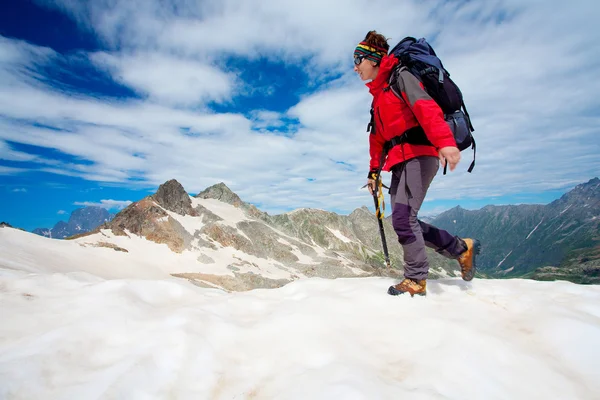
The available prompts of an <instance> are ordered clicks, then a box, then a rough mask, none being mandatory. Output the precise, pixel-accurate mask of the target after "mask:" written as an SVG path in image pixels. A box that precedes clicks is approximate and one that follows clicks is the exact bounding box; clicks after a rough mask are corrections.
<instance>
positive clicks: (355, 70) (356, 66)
mask: <svg viewBox="0 0 600 400" xmlns="http://www.w3.org/2000/svg"><path fill="white" fill-rule="evenodd" d="M354 72H358V65H356V64H354Z"/></svg>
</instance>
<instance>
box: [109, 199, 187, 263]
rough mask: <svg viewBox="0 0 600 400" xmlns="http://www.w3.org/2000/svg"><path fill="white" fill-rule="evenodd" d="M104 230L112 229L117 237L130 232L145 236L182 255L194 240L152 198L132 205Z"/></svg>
mask: <svg viewBox="0 0 600 400" xmlns="http://www.w3.org/2000/svg"><path fill="white" fill-rule="evenodd" d="M102 228H108V229H111V230H112V232H113V233H114V234H115V235H122V236H123V235H127V232H130V233H132V234H134V235H139V236H143V237H145V238H146V239H148V240H151V241H153V242H156V243H161V244H166V245H167V246H169V249H171V250H172V251H174V252H176V253H181V252H182V251H183V250H184V249H185V247H186V242H187V243H189V242H190V241H191V239H192V238H191V237H190V235H189V234H188V233H187V232H185V230H183V229H181V226H180V225H179V224H178V223H176V222H175V221H172V219H171V218H170V217H169V215H168V214H167V213H166V212H165V210H163V209H162V208H161V207H159V206H158V205H157V204H156V203H155V202H154V199H153V198H152V197H146V198H145V199H143V200H141V201H138V202H137V203H133V204H131V205H130V206H129V207H127V208H126V209H125V210H123V211H121V212H120V213H119V214H117V216H116V217H115V218H114V219H113V220H112V221H111V222H109V223H108V224H106V225H104V226H103V227H102Z"/></svg>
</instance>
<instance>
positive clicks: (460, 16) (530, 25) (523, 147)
mask: <svg viewBox="0 0 600 400" xmlns="http://www.w3.org/2000/svg"><path fill="white" fill-rule="evenodd" d="M109 4H111V6H109ZM599 7H600V6H599V5H597V3H596V2H593V1H591V0H590V1H583V0H580V1H575V2H571V3H569V4H568V5H567V4H563V2H560V1H555V0H550V1H529V2H527V4H521V2H518V1H510V0H505V1H493V2H461V1H442V0H439V1H430V2H419V1H416V0H415V1H408V0H405V1H395V2H389V1H369V2H367V1H362V0H360V1H359V0H353V1H344V2H341V1H340V2H336V1H331V2H329V3H327V4H325V3H323V2H320V1H316V0H315V1H313V0H307V1H305V2H302V3H301V2H295V1H288V0H282V1H279V2H270V1H253V0H251V1H241V0H224V1H194V0H173V1H171V2H166V1H158V0H127V1H126V0H117V1H108V0H97V1H93V2H86V1H75V0H35V1H29V0H27V1H17V2H14V1H12V2H9V1H3V5H2V9H3V12H2V13H1V14H0V86H1V90H0V196H1V198H2V201H1V203H2V204H1V207H0V220H2V221H7V222H9V223H11V224H13V225H15V226H19V227H22V228H24V229H27V230H31V229H33V228H36V227H51V226H53V225H54V223H56V222H57V221H58V220H60V219H66V218H67V217H68V214H69V213H70V212H71V211H72V210H74V209H75V208H78V207H81V206H83V205H86V204H98V205H103V206H105V207H107V208H111V211H116V210H118V209H119V208H122V207H124V206H126V205H127V204H129V203H130V202H132V201H137V200H140V199H141V198H143V197H145V196H147V195H149V194H151V193H153V192H154V191H155V190H156V189H157V187H158V186H159V185H160V184H161V183H163V182H165V181H167V180H169V179H173V178H175V179H177V180H178V181H180V182H181V183H182V184H183V186H184V187H185V189H186V190H187V191H188V192H189V193H190V194H196V193H198V192H200V191H202V190H203V189H205V188H206V187H208V186H210V185H212V184H215V183H218V182H225V183H226V184H227V185H228V186H229V187H230V188H231V189H232V190H234V191H235V192H236V193H238V194H239V195H240V197H241V198H242V199H243V200H245V201H248V202H251V203H253V204H255V205H257V206H258V207H259V208H260V209H262V210H264V211H267V212H269V213H271V214H276V213H280V212H285V211H289V210H292V209H295V208H300V207H314V208H320V209H326V210H331V211H335V212H338V213H349V212H351V211H352V210H353V209H355V208H357V207H360V206H362V205H367V206H369V207H371V203H372V200H371V198H370V197H369V195H368V193H367V192H366V191H365V190H360V189H359V188H360V187H361V186H362V185H363V184H364V179H365V176H366V171H367V169H368V138H367V134H366V132H365V126H366V123H367V122H368V117H369V116H368V108H369V104H370V98H369V95H368V93H367V90H366V88H365V87H364V86H363V83H362V82H361V81H360V80H359V79H358V78H357V77H356V76H355V74H354V72H353V71H352V52H353V49H354V47H355V45H356V43H357V42H358V41H360V40H361V39H362V38H363V37H364V35H365V33H366V32H367V31H368V30H371V29H377V30H378V31H380V32H382V33H384V34H385V35H386V36H387V37H388V38H390V40H389V42H390V44H391V45H392V46H393V45H394V44H395V43H396V42H397V41H398V40H400V39H401V38H402V37H404V36H407V35H411V36H424V37H427V38H429V39H430V40H431V42H432V44H433V45H434V47H435V48H436V51H437V53H438V55H440V56H441V58H442V60H443V62H444V64H445V66H446V67H447V68H448V69H449V70H450V72H451V74H452V77H453V78H454V80H455V81H456V82H457V83H458V84H459V85H460V87H461V89H462V91H463V94H464V96H465V101H466V103H467V106H468V108H469V111H470V113H471V116H472V118H473V122H474V125H475V128H476V131H475V135H476V139H477V144H478V152H477V165H476V167H475V170H474V172H473V174H468V173H467V172H466V169H467V167H468V164H469V163H470V161H471V157H472V153H470V152H469V151H465V152H463V153H462V154H463V162H462V163H461V165H459V167H458V169H457V171H455V172H452V173H450V174H449V175H447V176H442V175H441V173H440V175H439V176H438V177H436V179H435V180H434V183H433V185H432V187H431V189H430V192H429V195H428V198H427V200H426V202H425V204H424V205H423V207H422V212H423V213H425V214H432V213H437V212H439V211H442V210H444V209H448V208H450V207H453V206H455V205H461V206H463V207H465V208H480V207H482V206H484V205H486V204H518V203H548V202H550V201H552V200H554V199H556V198H558V197H559V196H560V195H561V194H562V193H564V192H565V191H567V190H569V189H571V188H572V187H574V186H575V185H577V184H579V183H582V182H585V181H588V180H589V179H591V178H593V177H595V176H598V175H600V157H598V153H599V152H600V135H598V133H599V132H598V131H599V130H600V128H598V127H599V126H600V115H599V113H598V110H599V109H600V98H599V97H598V96H597V93H599V92H600V82H599V81H598V80H597V79H596V72H595V71H598V70H600V56H599V54H600V33H599V32H598V30H597V29H596V22H595V19H594V18H595V16H596V15H598V11H599ZM384 178H385V179H387V180H389V175H384ZM388 212H389V210H388Z"/></svg>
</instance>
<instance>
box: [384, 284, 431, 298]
mask: <svg viewBox="0 0 600 400" xmlns="http://www.w3.org/2000/svg"><path fill="white" fill-rule="evenodd" d="M404 293H408V294H410V297H415V294H416V295H417V296H427V292H424V293H410V292H401V291H399V290H398V289H396V288H395V287H393V286H390V287H389V288H388V294H389V295H391V296H399V295H401V294H404Z"/></svg>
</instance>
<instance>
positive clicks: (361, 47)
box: [354, 42, 387, 63]
mask: <svg viewBox="0 0 600 400" xmlns="http://www.w3.org/2000/svg"><path fill="white" fill-rule="evenodd" d="M386 54H387V50H386V49H384V48H382V47H378V46H375V45H372V44H368V43H367V42H360V43H359V44H358V46H356V49H355V50H354V57H359V56H360V57H364V58H366V59H367V60H371V61H375V62H376V63H379V62H380V61H381V59H382V58H383V56H385V55H386Z"/></svg>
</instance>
